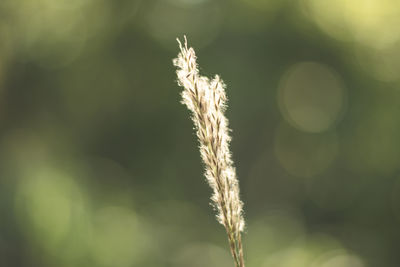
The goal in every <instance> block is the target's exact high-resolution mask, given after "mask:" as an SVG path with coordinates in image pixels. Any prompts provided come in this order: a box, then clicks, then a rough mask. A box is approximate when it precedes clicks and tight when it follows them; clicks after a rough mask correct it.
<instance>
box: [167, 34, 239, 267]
mask: <svg viewBox="0 0 400 267" xmlns="http://www.w3.org/2000/svg"><path fill="white" fill-rule="evenodd" d="M178 43H179V47H180V50H181V51H180V53H179V54H178V57H177V58H176V59H174V60H173V63H174V65H175V66H176V67H177V68H178V70H177V71H176V73H177V76H178V84H179V85H180V86H181V87H183V91H182V93H181V95H182V103H183V104H185V105H186V106H187V108H188V109H189V110H190V111H191V113H192V120H193V122H194V125H195V127H196V130H197V137H198V140H199V143H200V154H201V158H202V160H203V162H204V165H205V176H206V178H207V181H208V183H209V185H210V187H211V189H212V191H213V194H212V196H211V200H212V204H213V206H214V207H215V209H216V210H217V219H218V221H219V222H220V223H221V224H222V225H223V226H224V227H225V229H226V233H227V235H228V240H229V245H230V249H231V253H232V256H233V259H234V262H235V266H236V267H244V258H243V249H242V241H241V232H242V231H243V228H244V219H243V203H242V201H241V200H240V197H239V183H238V179H237V176H236V171H235V167H234V166H233V161H232V157H231V152H230V149H229V143H230V140H231V137H230V136H229V128H228V120H227V118H226V117H225V109H226V102H227V98H226V94H225V84H224V83H223V82H222V80H221V79H220V77H219V76H218V75H216V76H215V77H214V79H212V80H211V81H210V80H209V79H208V78H206V77H203V76H201V75H200V74H199V69H198V66H197V62H196V55H195V52H194V50H193V48H191V47H190V48H188V46H187V40H186V37H185V42H184V44H183V45H182V43H181V42H180V41H179V39H178Z"/></svg>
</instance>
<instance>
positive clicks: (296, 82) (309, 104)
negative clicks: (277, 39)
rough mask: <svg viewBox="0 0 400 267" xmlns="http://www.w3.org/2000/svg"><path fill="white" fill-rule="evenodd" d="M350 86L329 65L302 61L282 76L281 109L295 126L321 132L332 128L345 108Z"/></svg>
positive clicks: (308, 130)
mask: <svg viewBox="0 0 400 267" xmlns="http://www.w3.org/2000/svg"><path fill="white" fill-rule="evenodd" d="M345 100H346V90H345V88H344V86H343V83H342V80H341V79H340V78H339V76H338V74H337V73H336V72H334V71H333V70H332V69H331V68H329V67H327V66H326V65H322V64H319V63H314V62H302V63H298V64H295V65H294V66H292V67H291V68H289V69H288V70H287V71H286V73H285V74H284V76H283V77H282V80H281V83H280V86H279V91H278V102H279V107H280V111H281V113H282V114H283V116H284V118H285V119H286V121H287V122H288V123H290V124H291V125H292V126H294V127H295V128H297V129H299V130H302V131H305V132H311V133H319V132H323V131H326V130H328V129H329V128H331V127H332V126H333V125H334V124H335V123H336V122H337V121H338V119H339V118H340V116H341V115H342V114H343V112H344V108H345Z"/></svg>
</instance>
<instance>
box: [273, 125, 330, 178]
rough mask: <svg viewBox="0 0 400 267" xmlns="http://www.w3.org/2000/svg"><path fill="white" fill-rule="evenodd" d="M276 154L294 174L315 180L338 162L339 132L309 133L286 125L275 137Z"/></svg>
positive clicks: (281, 126)
mask: <svg viewBox="0 0 400 267" xmlns="http://www.w3.org/2000/svg"><path fill="white" fill-rule="evenodd" d="M274 145H275V155H276V157H277V158H278V160H279V162H280V164H281V166H282V167H283V168H284V169H285V170H286V171H287V172H288V173H290V174H291V175H293V176H297V177H313V176H315V175H318V174H320V173H322V172H324V171H325V170H326V169H327V168H328V167H329V166H330V165H331V164H332V163H333V162H334V160H335V158H336V156H337V153H338V140H337V136H336V134H335V132H326V133H322V134H309V133H304V132H300V131H297V130H296V129H294V128H292V127H290V126H289V125H287V124H285V123H282V124H281V125H280V126H279V127H278V129H277V131H276V135H275V144H274Z"/></svg>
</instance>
